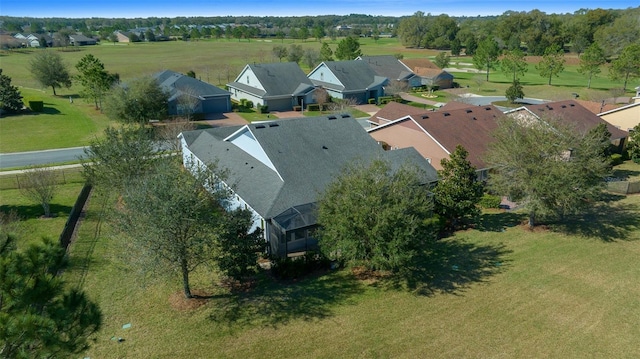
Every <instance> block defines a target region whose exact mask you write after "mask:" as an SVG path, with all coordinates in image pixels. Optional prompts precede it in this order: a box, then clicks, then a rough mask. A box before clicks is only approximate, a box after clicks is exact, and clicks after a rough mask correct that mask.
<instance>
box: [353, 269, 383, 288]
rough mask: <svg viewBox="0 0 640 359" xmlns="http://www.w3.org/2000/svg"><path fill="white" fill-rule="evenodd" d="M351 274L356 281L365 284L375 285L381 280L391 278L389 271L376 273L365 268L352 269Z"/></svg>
mask: <svg viewBox="0 0 640 359" xmlns="http://www.w3.org/2000/svg"><path fill="white" fill-rule="evenodd" d="M351 273H352V274H353V276H354V277H356V279H358V280H359V281H361V282H363V283H364V284H374V283H376V282H378V281H379V280H382V279H385V278H388V277H390V276H391V273H390V272H387V271H374V270H370V269H367V268H365V267H353V268H351Z"/></svg>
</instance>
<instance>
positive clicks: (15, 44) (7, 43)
mask: <svg viewBox="0 0 640 359" xmlns="http://www.w3.org/2000/svg"><path fill="white" fill-rule="evenodd" d="M21 46H22V41H20V40H18V39H16V38H15V37H13V36H11V35H8V34H0V48H1V49H3V50H6V49H15V48H19V47H21Z"/></svg>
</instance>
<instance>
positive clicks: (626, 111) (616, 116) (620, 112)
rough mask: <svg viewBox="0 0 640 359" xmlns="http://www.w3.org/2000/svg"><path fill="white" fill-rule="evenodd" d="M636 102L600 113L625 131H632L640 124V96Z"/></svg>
mask: <svg viewBox="0 0 640 359" xmlns="http://www.w3.org/2000/svg"><path fill="white" fill-rule="evenodd" d="M634 100H635V103H632V104H630V105H626V106H622V107H618V108H615V109H613V110H609V111H606V112H602V113H599V114H598V116H600V118H601V119H603V120H605V121H607V122H608V123H610V124H612V125H613V126H615V127H616V128H619V129H621V130H624V131H627V132H629V131H631V130H632V129H633V128H634V127H635V126H638V125H639V124H640V97H636V98H635V99H634Z"/></svg>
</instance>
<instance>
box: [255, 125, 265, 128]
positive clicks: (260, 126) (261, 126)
mask: <svg viewBox="0 0 640 359" xmlns="http://www.w3.org/2000/svg"><path fill="white" fill-rule="evenodd" d="M256 128H265V126H264V125H256Z"/></svg>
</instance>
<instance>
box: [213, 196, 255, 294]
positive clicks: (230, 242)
mask: <svg viewBox="0 0 640 359" xmlns="http://www.w3.org/2000/svg"><path fill="white" fill-rule="evenodd" d="M226 216H227V217H226V219H225V220H224V221H223V223H222V228H221V229H220V235H219V239H218V242H219V247H220V248H219V250H218V256H217V258H216V262H217V265H218V268H219V269H220V271H222V273H224V274H225V275H226V276H228V277H230V278H233V279H235V280H239V281H242V280H244V279H246V278H248V277H250V276H252V275H254V274H255V273H256V270H257V269H258V257H259V255H260V254H262V253H264V252H265V249H266V248H265V247H266V243H265V241H264V239H263V238H262V232H261V230H260V229H259V228H258V229H256V230H255V231H253V232H249V230H250V229H251V225H252V214H251V212H250V211H249V210H246V209H242V208H238V209H235V210H233V211H231V212H229V213H227V214H226Z"/></svg>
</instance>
